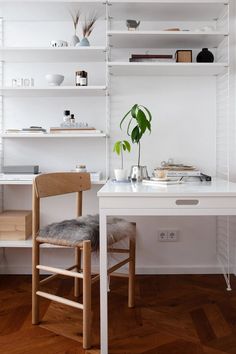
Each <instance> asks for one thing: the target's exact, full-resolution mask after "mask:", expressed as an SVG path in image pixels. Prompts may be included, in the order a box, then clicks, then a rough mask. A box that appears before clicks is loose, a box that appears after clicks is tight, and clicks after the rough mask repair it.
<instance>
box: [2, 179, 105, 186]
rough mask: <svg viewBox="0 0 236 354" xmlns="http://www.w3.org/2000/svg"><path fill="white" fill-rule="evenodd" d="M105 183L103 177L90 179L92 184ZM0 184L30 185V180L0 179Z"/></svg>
mask: <svg viewBox="0 0 236 354" xmlns="http://www.w3.org/2000/svg"><path fill="white" fill-rule="evenodd" d="M105 183H106V180H105V179H102V180H100V181H91V184H92V185H103V184H105ZM0 185H4V186H10V185H14V186H19V185H20V186H31V185H32V180H20V179H18V180H17V179H12V180H9V179H8V180H3V179H1V180H0Z"/></svg>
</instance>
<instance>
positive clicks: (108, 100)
mask: <svg viewBox="0 0 236 354" xmlns="http://www.w3.org/2000/svg"><path fill="white" fill-rule="evenodd" d="M104 4H105V6H106V88H107V91H106V135H107V136H106V179H108V178H109V177H110V148H111V147H110V140H109V138H110V121H111V104H110V75H109V67H108V62H109V59H110V51H109V38H108V36H107V33H108V31H109V29H110V17H109V6H110V4H109V3H108V1H106V2H105V3H104Z"/></svg>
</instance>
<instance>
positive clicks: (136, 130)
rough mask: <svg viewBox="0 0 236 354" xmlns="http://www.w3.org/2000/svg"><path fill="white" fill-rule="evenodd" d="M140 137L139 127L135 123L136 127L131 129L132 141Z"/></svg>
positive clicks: (134, 141) (136, 141)
mask: <svg viewBox="0 0 236 354" xmlns="http://www.w3.org/2000/svg"><path fill="white" fill-rule="evenodd" d="M141 137H142V133H141V134H140V130H139V127H138V126H137V125H136V127H134V129H133V130H132V133H131V139H132V142H133V143H138V142H139V140H140V139H141Z"/></svg>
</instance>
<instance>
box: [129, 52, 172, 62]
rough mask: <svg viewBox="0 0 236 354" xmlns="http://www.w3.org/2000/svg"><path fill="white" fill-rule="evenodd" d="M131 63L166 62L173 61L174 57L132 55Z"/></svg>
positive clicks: (166, 55)
mask: <svg viewBox="0 0 236 354" xmlns="http://www.w3.org/2000/svg"><path fill="white" fill-rule="evenodd" d="M129 61H130V62H135V63H137V62H163V61H164V62H166V61H171V62H172V61H173V55H170V54H132V55H131V58H130V59H129Z"/></svg>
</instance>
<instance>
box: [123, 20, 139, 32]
mask: <svg viewBox="0 0 236 354" xmlns="http://www.w3.org/2000/svg"><path fill="white" fill-rule="evenodd" d="M139 25H140V21H136V20H126V26H127V28H128V31H136V30H137V29H138V27H139Z"/></svg>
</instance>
